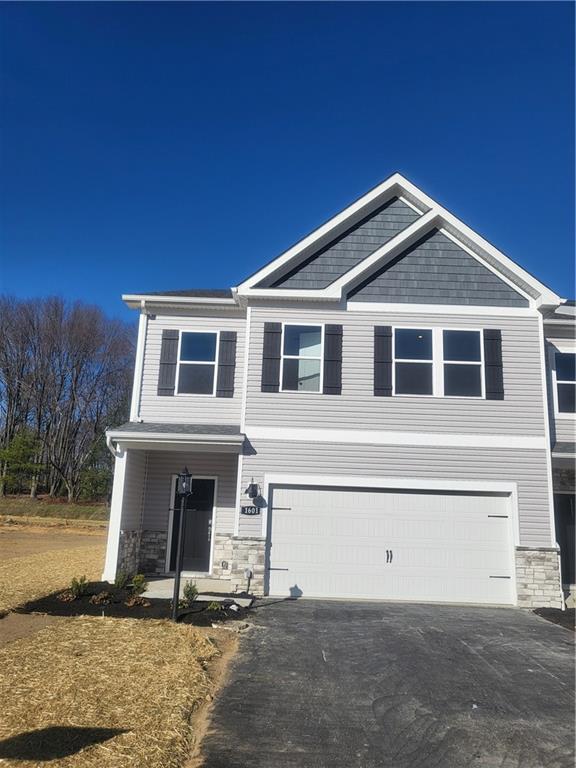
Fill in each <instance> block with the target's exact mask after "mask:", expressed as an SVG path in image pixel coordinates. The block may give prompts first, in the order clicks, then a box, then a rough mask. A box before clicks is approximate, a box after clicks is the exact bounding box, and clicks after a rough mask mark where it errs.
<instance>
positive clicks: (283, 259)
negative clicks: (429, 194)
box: [237, 174, 402, 295]
mask: <svg viewBox="0 0 576 768" xmlns="http://www.w3.org/2000/svg"><path fill="white" fill-rule="evenodd" d="M401 178H402V177H401V176H400V174H393V175H392V176H390V178H388V179H386V180H385V181H383V182H382V183H381V184H378V186H376V187H374V189H371V190H370V191H369V192H367V193H366V194H365V195H363V196H362V197H360V198H359V199H358V200H355V201H354V202H353V203H352V204H351V205H349V206H348V207H347V208H345V209H344V210H343V211H340V213H337V214H336V216H333V217H332V218H331V219H329V220H328V221H327V222H325V223H324V224H322V226H320V227H318V229H315V230H314V231H313V232H311V233H310V234H309V235H307V236H306V237H304V238H303V239H302V240H300V241H299V242H298V243H296V244H295V245H293V246H292V247H291V248H289V249H288V250H287V251H285V252H284V253H283V254H281V255H280V256H278V258H276V259H274V260H273V261H271V262H270V264H267V265H266V266H264V267H262V269H260V270H258V272H256V273H255V274H254V275H251V276H250V277H249V278H248V279H247V280H244V282H242V283H240V284H239V285H238V288H237V289H238V293H239V294H240V295H242V294H250V295H251V294H252V291H250V290H248V289H250V288H251V287H252V286H253V285H255V284H256V283H259V282H260V281H261V280H263V279H264V278H265V277H268V275H270V274H272V273H273V272H276V271H277V270H278V269H279V268H280V267H282V266H284V265H285V264H286V263H287V262H289V261H290V260H291V259H293V258H294V257H295V256H297V255H298V254H299V253H301V252H302V251H303V250H305V249H306V248H309V247H310V246H313V245H314V243H316V242H317V241H318V240H320V239H321V238H322V237H324V236H325V235H327V234H329V233H330V232H331V231H332V230H334V229H336V227H338V226H339V225H341V224H343V223H344V222H346V221H347V220H348V219H349V218H351V217H352V216H354V215H355V214H357V213H359V212H360V211H362V209H363V208H366V207H367V206H368V205H370V203H373V202H374V201H375V200H376V199H377V198H380V197H381V198H382V202H383V201H384V197H385V196H388V197H393V196H394V195H395V194H396V193H398V194H399V192H400V190H397V184H398V179H401Z"/></svg>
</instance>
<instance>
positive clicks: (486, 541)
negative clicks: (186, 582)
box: [269, 487, 514, 604]
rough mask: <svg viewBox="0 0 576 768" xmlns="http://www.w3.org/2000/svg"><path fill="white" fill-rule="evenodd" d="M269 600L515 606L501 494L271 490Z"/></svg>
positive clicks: (506, 502) (506, 511)
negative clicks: (277, 597)
mask: <svg viewBox="0 0 576 768" xmlns="http://www.w3.org/2000/svg"><path fill="white" fill-rule="evenodd" d="M271 507H272V509H271V516H270V528H271V530H270V543H271V546H270V562H269V566H270V571H269V577H270V581H269V594H271V595H296V596H302V597H340V598H346V597H349V598H367V599H370V598H374V599H394V600H432V601H446V602H469V603H492V604H511V603H513V602H514V580H513V573H512V544H511V541H510V519H509V515H510V501H509V496H507V495H487V494H486V495H472V494H465V493H435V492H402V491H397V490H373V489H368V490H358V489H350V488H330V489H327V488H307V487H306V488H304V487H277V488H273V489H272V504H271Z"/></svg>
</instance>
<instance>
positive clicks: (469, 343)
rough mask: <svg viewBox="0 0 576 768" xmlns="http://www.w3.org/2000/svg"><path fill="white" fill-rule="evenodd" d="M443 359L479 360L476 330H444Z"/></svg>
mask: <svg viewBox="0 0 576 768" xmlns="http://www.w3.org/2000/svg"><path fill="white" fill-rule="evenodd" d="M443 337H444V360H471V361H475V360H477V361H478V362H480V360H481V358H480V333H479V332H478V331H444V334H443Z"/></svg>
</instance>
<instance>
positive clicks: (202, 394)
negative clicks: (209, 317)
mask: <svg viewBox="0 0 576 768" xmlns="http://www.w3.org/2000/svg"><path fill="white" fill-rule="evenodd" d="M184 333H203V334H211V335H214V336H216V356H215V358H214V360H213V361H212V360H180V350H181V347H182V334H184ZM219 357H220V331H207V330H206V329H205V328H202V329H196V328H185V329H180V330H179V331H178V363H177V366H176V381H175V386H174V394H175V395H176V396H177V397H216V381H217V379H218V358H219ZM181 365H213V366H214V381H213V383H212V392H211V393H209V392H179V391H178V386H179V384H180V366H181Z"/></svg>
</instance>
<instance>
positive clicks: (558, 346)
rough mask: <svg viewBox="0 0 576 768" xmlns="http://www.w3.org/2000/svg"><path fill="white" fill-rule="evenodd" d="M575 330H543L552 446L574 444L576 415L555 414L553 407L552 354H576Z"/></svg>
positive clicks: (575, 440)
mask: <svg viewBox="0 0 576 768" xmlns="http://www.w3.org/2000/svg"><path fill="white" fill-rule="evenodd" d="M574 333H575V329H574V328H571V327H559V328H554V329H553V330H546V329H545V336H546V348H547V360H546V373H547V382H548V405H549V412H550V431H551V433H552V434H551V438H552V444H554V443H574V442H576V415H575V414H573V413H563V414H562V413H560V414H557V413H556V411H555V407H554V398H555V391H554V386H555V384H554V376H553V373H552V369H553V367H554V354H555V352H556V351H559V352H569V351H573V352H576V340H575V339H574Z"/></svg>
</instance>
